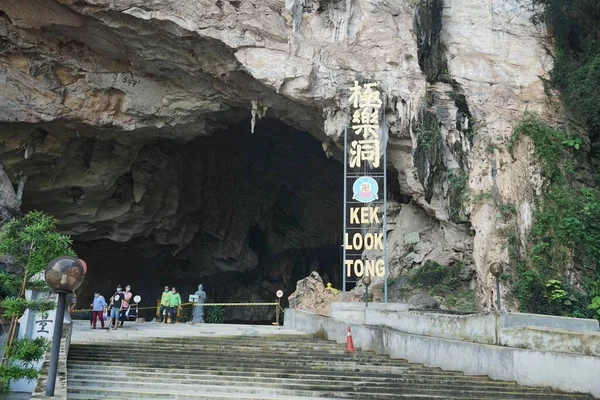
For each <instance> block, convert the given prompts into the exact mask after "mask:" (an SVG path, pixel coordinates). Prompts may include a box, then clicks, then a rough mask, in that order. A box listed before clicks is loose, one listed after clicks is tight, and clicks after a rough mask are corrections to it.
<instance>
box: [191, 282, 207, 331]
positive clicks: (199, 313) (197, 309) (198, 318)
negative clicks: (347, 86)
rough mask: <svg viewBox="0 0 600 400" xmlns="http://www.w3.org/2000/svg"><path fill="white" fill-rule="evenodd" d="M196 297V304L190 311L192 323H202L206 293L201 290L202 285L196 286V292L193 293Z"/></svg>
mask: <svg viewBox="0 0 600 400" xmlns="http://www.w3.org/2000/svg"><path fill="white" fill-rule="evenodd" d="M194 295H195V296H198V300H197V302H196V303H195V304H194V309H193V310H192V322H204V301H205V300H206V293H204V290H202V284H200V285H198V291H197V292H196V293H194Z"/></svg>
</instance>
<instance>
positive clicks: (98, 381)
mask: <svg viewBox="0 0 600 400" xmlns="http://www.w3.org/2000/svg"><path fill="white" fill-rule="evenodd" d="M69 382H70V383H72V384H73V385H74V386H78V387H90V386H91V387H98V386H100V387H111V388H121V389H126V388H128V387H129V386H131V384H130V383H119V382H115V379H114V376H112V377H111V376H109V377H104V378H99V377H96V376H94V377H93V378H90V377H85V378H73V379H71V378H69ZM134 382H135V384H136V386H137V387H143V388H145V389H165V388H166V389H168V388H172V389H177V388H185V389H187V390H192V389H193V390H202V389H203V388H206V387H222V386H228V389H229V390H231V389H233V388H238V387H239V388H247V387H252V388H256V387H257V385H259V386H260V388H262V389H270V390H274V391H276V390H302V391H307V390H308V391H323V392H330V393H334V392H343V393H345V392H358V393H360V392H365V391H368V392H374V393H380V394H382V395H383V394H386V395H387V394H393V393H395V392H397V391H398V390H400V391H403V392H412V393H425V392H430V391H432V390H433V391H434V392H438V391H439V390H444V391H445V392H446V393H450V392H452V393H457V394H458V393H463V394H468V393H484V392H485V393H487V395H488V396H490V398H492V396H494V395H501V394H505V393H514V390H515V388H514V387H509V388H506V387H502V386H493V385H489V386H475V387H474V386H471V385H469V384H468V383H462V384H459V383H452V384H447V383H446V384H443V385H439V384H438V385H436V384H435V382H434V383H406V382H371V381H370V380H368V379H365V380H362V381H354V382H340V383H338V382H331V381H326V382H324V381H323V380H320V381H317V382H316V383H309V382H308V381H305V382H289V381H287V380H285V379H284V380H279V381H274V380H271V381H266V382H252V381H251V382H239V381H231V380H229V381H227V380H225V381H217V380H194V381H192V380H185V379H177V378H171V377H170V376H169V377H167V378H164V379H157V378H154V379H153V380H139V379H137V380H135V381H134ZM166 389H165V390H166ZM518 390H519V392H520V393H521V394H527V395H537V394H548V393H550V392H549V391H548V390H543V389H535V388H518ZM166 391H168V390H166Z"/></svg>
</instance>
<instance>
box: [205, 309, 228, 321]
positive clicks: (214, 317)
mask: <svg viewBox="0 0 600 400" xmlns="http://www.w3.org/2000/svg"><path fill="white" fill-rule="evenodd" d="M224 318H225V307H223V306H209V307H207V308H206V322H208V323H211V324H220V323H222V322H223V321H224Z"/></svg>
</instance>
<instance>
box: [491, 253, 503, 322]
mask: <svg viewBox="0 0 600 400" xmlns="http://www.w3.org/2000/svg"><path fill="white" fill-rule="evenodd" d="M490 272H491V273H492V275H494V276H495V277H496V302H497V306H498V311H500V310H501V305H500V275H502V273H503V272H504V267H503V266H502V264H501V263H499V262H493V263H492V264H491V265H490Z"/></svg>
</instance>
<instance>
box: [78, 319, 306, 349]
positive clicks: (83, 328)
mask: <svg viewBox="0 0 600 400" xmlns="http://www.w3.org/2000/svg"><path fill="white" fill-rule="evenodd" d="M98 325H99V324H98ZM268 335H305V333H304V332H300V331H293V330H289V329H284V328H283V327H282V326H270V325H229V324H186V323H177V324H161V323H157V322H141V323H136V322H125V325H124V326H123V328H119V329H117V330H112V329H100V328H98V329H92V328H91V326H90V322H89V321H77V320H75V321H73V334H72V336H71V343H75V344H79V343H97V342H105V341H111V340H114V339H138V338H139V339H142V338H144V339H148V338H169V337H172V338H180V337H188V338H190V337H203V336H204V337H206V336H208V337H217V336H268Z"/></svg>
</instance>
